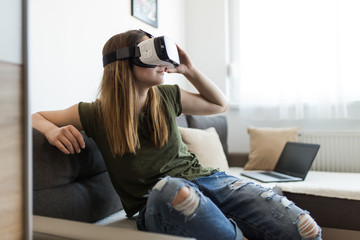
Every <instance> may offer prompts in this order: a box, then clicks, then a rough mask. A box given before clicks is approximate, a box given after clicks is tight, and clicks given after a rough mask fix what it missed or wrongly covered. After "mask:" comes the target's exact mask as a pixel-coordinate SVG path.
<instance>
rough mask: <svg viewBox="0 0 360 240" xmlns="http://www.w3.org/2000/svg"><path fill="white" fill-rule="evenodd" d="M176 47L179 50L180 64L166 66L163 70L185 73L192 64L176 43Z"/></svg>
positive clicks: (191, 67)
mask: <svg viewBox="0 0 360 240" xmlns="http://www.w3.org/2000/svg"><path fill="white" fill-rule="evenodd" d="M176 47H177V49H178V52H179V58H180V65H179V66H177V67H176V68H166V70H165V71H166V72H167V73H181V74H184V75H186V74H188V73H189V72H190V71H191V70H192V69H193V67H194V66H193V64H192V62H191V60H190V58H189V56H188V55H187V54H186V53H185V51H184V50H182V49H181V48H180V47H179V46H178V45H176Z"/></svg>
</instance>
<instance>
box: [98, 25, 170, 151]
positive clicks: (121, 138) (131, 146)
mask: <svg viewBox="0 0 360 240" xmlns="http://www.w3.org/2000/svg"><path fill="white" fill-rule="evenodd" d="M144 36H145V33H143V32H141V31H137V30H132V31H128V32H125V33H122V34H117V35H115V36H113V37H111V38H110V39H109V40H108V41H107V42H106V44H105V46H104V48H103V55H105V54H107V53H109V52H111V51H115V50H116V49H119V48H123V47H129V46H133V45H135V44H136V43H139V42H140V41H141V39H142V38H143V37H144ZM98 100H99V102H100V106H101V107H100V108H99V109H100V114H101V116H102V119H103V121H104V127H105V131H106V135H107V139H108V142H109V145H110V148H111V152H112V154H113V156H116V155H120V156H122V155H124V154H125V153H136V150H137V149H138V148H140V141H139V135H138V125H139V122H138V113H139V109H138V101H137V100H138V96H137V92H136V89H135V79H134V75H133V67H132V63H131V61H130V60H129V59H125V60H120V61H115V62H112V63H110V64H108V65H106V66H105V68H104V74H103V78H102V82H101V84H100V88H99V99H98ZM144 109H145V117H146V119H147V120H148V121H147V122H148V127H149V129H150V131H151V135H152V136H151V139H152V142H153V144H154V146H155V147H158V148H159V147H161V146H163V145H164V144H166V142H167V139H168V125H167V121H166V115H165V114H166V113H165V109H164V106H163V104H162V100H161V96H160V93H159V91H158V89H157V87H151V88H150V90H149V92H148V95H147V99H146V103H145V108H144Z"/></svg>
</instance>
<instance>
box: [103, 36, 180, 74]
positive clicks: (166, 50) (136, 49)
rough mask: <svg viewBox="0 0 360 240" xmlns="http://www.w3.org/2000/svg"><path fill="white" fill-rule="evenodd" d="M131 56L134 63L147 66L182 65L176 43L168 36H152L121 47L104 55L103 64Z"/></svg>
mask: <svg viewBox="0 0 360 240" xmlns="http://www.w3.org/2000/svg"><path fill="white" fill-rule="evenodd" d="M127 58H130V59H131V61H132V63H133V64H135V65H137V66H140V67H146V68H154V67H156V66H159V65H161V66H167V67H171V68H172V67H177V66H179V65H180V60H179V53H178V50H177V47H176V44H175V43H174V42H173V41H171V40H170V39H169V38H168V37H166V36H161V37H155V38H150V39H147V40H144V41H142V42H140V43H139V44H137V45H136V46H132V47H126V48H120V49H117V50H116V51H113V52H110V53H107V54H105V55H104V56H103V66H104V67H105V66H106V65H107V64H109V63H112V62H115V61H118V60H123V59H127Z"/></svg>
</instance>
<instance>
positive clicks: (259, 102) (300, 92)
mask: <svg viewBox="0 0 360 240" xmlns="http://www.w3.org/2000/svg"><path fill="white" fill-rule="evenodd" d="M229 11H230V21H229V23H230V28H229V29H230V58H231V65H230V70H231V71H230V79H231V88H230V89H231V90H230V93H231V99H232V102H233V103H234V104H235V105H237V106H239V108H240V110H241V111H244V112H246V113H247V114H250V115H252V116H254V117H256V118H259V117H260V118H261V117H263V118H268V119H270V118H273V119H329V118H359V116H360V104H359V103H360V89H359V87H360V1H359V0H229Z"/></svg>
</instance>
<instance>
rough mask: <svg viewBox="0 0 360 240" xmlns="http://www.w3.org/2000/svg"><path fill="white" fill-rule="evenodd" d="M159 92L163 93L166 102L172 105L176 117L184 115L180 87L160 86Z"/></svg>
mask: <svg viewBox="0 0 360 240" xmlns="http://www.w3.org/2000/svg"><path fill="white" fill-rule="evenodd" d="M158 89H159V91H160V92H161V94H162V96H163V98H164V100H165V102H167V104H170V105H172V107H173V109H174V111H175V113H176V116H180V114H181V113H182V105H181V92H180V87H179V86H178V85H176V84H175V85H160V86H158Z"/></svg>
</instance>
